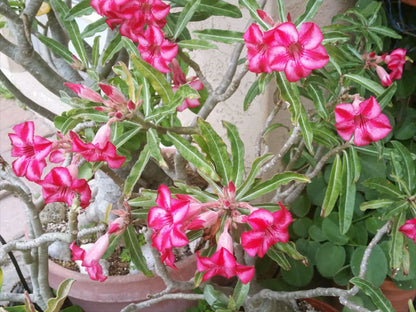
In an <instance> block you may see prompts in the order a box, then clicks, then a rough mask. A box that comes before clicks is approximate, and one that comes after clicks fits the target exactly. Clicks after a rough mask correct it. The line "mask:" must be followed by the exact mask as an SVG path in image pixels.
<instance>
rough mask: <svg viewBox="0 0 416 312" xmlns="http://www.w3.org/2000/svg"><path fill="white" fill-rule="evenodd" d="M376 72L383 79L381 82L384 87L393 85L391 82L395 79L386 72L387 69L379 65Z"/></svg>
mask: <svg viewBox="0 0 416 312" xmlns="http://www.w3.org/2000/svg"><path fill="white" fill-rule="evenodd" d="M376 73H377V75H378V77H379V78H380V80H381V84H382V85H383V86H384V87H388V86H391V84H392V83H393V80H392V79H391V76H390V75H389V74H388V73H387V72H386V70H385V69H384V68H383V67H381V66H379V65H377V66H376Z"/></svg>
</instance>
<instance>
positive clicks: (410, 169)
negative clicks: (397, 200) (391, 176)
mask: <svg viewBox="0 0 416 312" xmlns="http://www.w3.org/2000/svg"><path fill="white" fill-rule="evenodd" d="M391 143H392V144H393V146H394V152H393V153H394V154H395V155H397V156H399V157H400V159H401V161H400V164H401V165H402V167H403V169H402V172H401V175H399V176H400V177H402V178H403V180H404V182H405V183H406V185H407V188H408V189H409V190H410V192H413V191H414V190H415V189H416V168H415V161H414V160H413V159H412V155H411V153H410V152H409V150H408V149H407V148H406V147H405V146H404V145H403V144H401V143H400V142H399V141H391Z"/></svg>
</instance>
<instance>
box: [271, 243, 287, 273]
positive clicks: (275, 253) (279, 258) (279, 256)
mask: <svg viewBox="0 0 416 312" xmlns="http://www.w3.org/2000/svg"><path fill="white" fill-rule="evenodd" d="M267 255H268V256H269V257H270V259H272V260H273V261H274V262H276V263H277V264H278V265H279V266H280V267H281V268H282V269H283V270H285V271H289V270H290V268H291V266H290V262H289V261H288V260H287V258H286V255H285V254H284V252H283V251H280V250H277V248H269V250H267Z"/></svg>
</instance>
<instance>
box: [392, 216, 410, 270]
mask: <svg viewBox="0 0 416 312" xmlns="http://www.w3.org/2000/svg"><path fill="white" fill-rule="evenodd" d="M405 221H406V212H402V213H401V214H400V215H398V216H397V217H396V218H395V219H394V223H393V227H392V229H391V238H390V249H389V255H390V269H391V270H392V273H393V276H394V275H395V273H397V272H398V271H399V270H400V268H401V267H402V262H403V248H404V235H403V233H401V232H399V228H400V227H401V226H402V225H403V224H404V222H405Z"/></svg>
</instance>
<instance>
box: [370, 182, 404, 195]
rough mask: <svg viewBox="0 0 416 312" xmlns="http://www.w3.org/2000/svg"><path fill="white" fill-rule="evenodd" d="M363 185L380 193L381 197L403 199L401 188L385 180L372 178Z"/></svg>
mask: <svg viewBox="0 0 416 312" xmlns="http://www.w3.org/2000/svg"><path fill="white" fill-rule="evenodd" d="M363 185H365V186H367V187H369V188H372V189H374V190H376V191H378V192H379V193H380V194H381V195H387V196H388V197H392V198H400V197H403V195H402V193H401V192H400V190H399V188H398V187H397V186H396V185H394V184H393V183H391V182H390V181H389V180H386V179H384V178H370V179H367V180H365V181H364V182H363Z"/></svg>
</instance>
